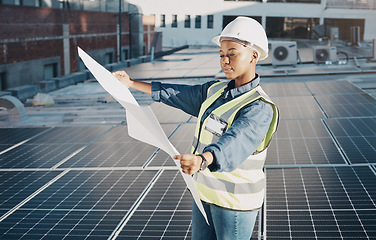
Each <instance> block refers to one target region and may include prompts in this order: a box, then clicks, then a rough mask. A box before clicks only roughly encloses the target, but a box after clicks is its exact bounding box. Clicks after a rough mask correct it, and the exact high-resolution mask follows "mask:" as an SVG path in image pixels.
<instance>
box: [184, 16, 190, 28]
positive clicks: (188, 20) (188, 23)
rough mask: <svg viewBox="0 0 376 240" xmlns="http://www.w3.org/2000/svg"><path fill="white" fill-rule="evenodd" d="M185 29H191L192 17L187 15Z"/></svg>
mask: <svg viewBox="0 0 376 240" xmlns="http://www.w3.org/2000/svg"><path fill="white" fill-rule="evenodd" d="M184 27H185V28H191V15H185V21H184Z"/></svg>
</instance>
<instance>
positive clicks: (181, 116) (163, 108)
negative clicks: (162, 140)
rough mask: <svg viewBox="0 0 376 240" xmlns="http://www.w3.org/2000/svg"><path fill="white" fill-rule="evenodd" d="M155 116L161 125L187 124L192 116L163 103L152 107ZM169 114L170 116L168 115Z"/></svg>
mask: <svg viewBox="0 0 376 240" xmlns="http://www.w3.org/2000/svg"><path fill="white" fill-rule="evenodd" d="M150 107H151V109H152V110H153V112H154V114H155V116H156V117H157V119H158V121H159V122H160V123H180V122H187V121H188V120H189V118H190V117H191V116H190V115H188V114H186V113H184V112H183V111H181V110H179V109H177V108H173V107H170V106H167V105H165V104H163V103H156V102H155V103H153V104H151V105H150ZM166 113H168V114H166Z"/></svg>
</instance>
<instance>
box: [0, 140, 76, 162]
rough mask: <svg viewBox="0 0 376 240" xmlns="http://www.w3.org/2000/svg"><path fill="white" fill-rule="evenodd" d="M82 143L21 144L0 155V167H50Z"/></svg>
mask: <svg viewBox="0 0 376 240" xmlns="http://www.w3.org/2000/svg"><path fill="white" fill-rule="evenodd" d="M82 146H83V144H68V143H65V144H50V143H39V144H23V145H21V146H19V147H17V148H14V149H12V150H10V151H8V152H6V153H4V154H2V155H0V167H1V168H51V167H53V166H55V165H56V164H58V163H59V162H61V161H62V160H64V159H65V158H66V157H68V156H70V155H71V154H72V153H73V152H75V151H77V150H78V149H79V148H80V147H82Z"/></svg>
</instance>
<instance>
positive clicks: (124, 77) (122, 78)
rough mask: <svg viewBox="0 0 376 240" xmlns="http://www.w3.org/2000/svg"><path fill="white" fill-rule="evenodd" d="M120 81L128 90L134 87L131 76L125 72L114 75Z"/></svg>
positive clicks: (114, 73)
mask: <svg viewBox="0 0 376 240" xmlns="http://www.w3.org/2000/svg"><path fill="white" fill-rule="evenodd" d="M112 74H113V75H114V76H115V77H116V78H117V79H119V81H120V82H121V83H122V84H124V85H125V86H127V87H128V88H131V87H132V85H133V83H134V82H133V80H132V79H131V78H130V77H129V75H128V74H127V73H126V72H125V71H116V72H113V73H112Z"/></svg>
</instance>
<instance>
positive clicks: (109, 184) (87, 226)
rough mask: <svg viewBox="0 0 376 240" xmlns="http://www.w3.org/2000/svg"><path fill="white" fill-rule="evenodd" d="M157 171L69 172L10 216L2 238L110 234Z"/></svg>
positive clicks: (0, 228) (0, 231)
mask: <svg viewBox="0 0 376 240" xmlns="http://www.w3.org/2000/svg"><path fill="white" fill-rule="evenodd" d="M155 174H156V171H116V170H115V171H106V170H103V171H89V170H86V171H70V172H68V173H66V174H65V175H64V176H62V177H61V178H60V179H58V180H57V181H56V182H55V183H54V184H53V186H50V187H47V188H46V189H45V190H44V191H42V192H41V193H39V194H38V195H37V196H35V197H34V198H32V199H31V200H30V201H29V202H27V203H26V204H24V205H23V206H22V207H21V208H20V209H18V210H17V211H15V212H14V213H13V214H11V215H10V216H8V217H7V218H5V220H3V221H2V222H1V226H0V238H15V239H21V238H23V237H24V238H33V239H42V238H43V239H44V238H62V237H66V238H67V239H74V238H78V239H83V238H85V239H90V238H92V239H95V238H97V239H103V238H108V237H109V236H110V235H111V234H112V232H113V231H114V229H116V227H117V225H118V224H119V223H120V222H121V220H122V218H123V217H124V215H125V214H126V213H127V212H128V210H130V208H131V207H132V205H133V204H134V202H135V201H136V200H137V199H138V198H139V196H140V195H142V192H144V191H145V188H146V187H147V186H148V185H149V184H150V183H151V181H152V179H153V178H154V176H155Z"/></svg>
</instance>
